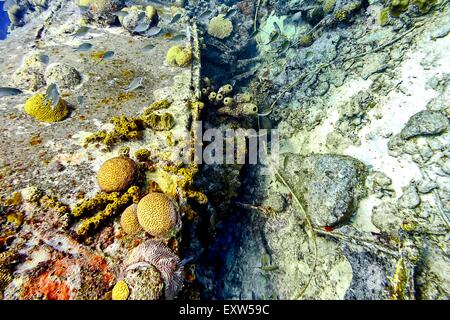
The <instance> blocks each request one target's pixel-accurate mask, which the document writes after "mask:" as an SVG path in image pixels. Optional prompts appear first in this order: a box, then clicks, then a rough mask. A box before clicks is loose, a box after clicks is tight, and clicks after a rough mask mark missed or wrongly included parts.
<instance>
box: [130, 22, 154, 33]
mask: <svg viewBox="0 0 450 320" xmlns="http://www.w3.org/2000/svg"><path fill="white" fill-rule="evenodd" d="M149 27H150V23H148V22H145V21H143V22H141V23H139V24H138V25H137V26H136V28H134V30H133V32H138V33H139V32H144V31H146V30H147V29H148V28H149Z"/></svg>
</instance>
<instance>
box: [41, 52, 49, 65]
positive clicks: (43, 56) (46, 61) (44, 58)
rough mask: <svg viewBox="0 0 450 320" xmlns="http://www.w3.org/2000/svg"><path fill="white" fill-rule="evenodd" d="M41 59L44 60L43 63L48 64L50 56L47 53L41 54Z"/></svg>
mask: <svg viewBox="0 0 450 320" xmlns="http://www.w3.org/2000/svg"><path fill="white" fill-rule="evenodd" d="M39 61H40V62H42V63H43V64H48V63H49V62H50V58H49V57H48V55H46V54H40V55H39Z"/></svg>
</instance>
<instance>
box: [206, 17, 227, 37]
mask: <svg viewBox="0 0 450 320" xmlns="http://www.w3.org/2000/svg"><path fill="white" fill-rule="evenodd" d="M232 32H233V23H232V22H231V21H230V20H228V19H226V18H225V16H224V15H223V14H219V15H218V16H217V17H214V18H212V19H211V20H210V21H209V24H208V34H209V35H211V36H213V37H215V38H219V39H225V38H227V37H229V36H230V35H231V33H232Z"/></svg>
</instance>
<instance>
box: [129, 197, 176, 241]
mask: <svg viewBox="0 0 450 320" xmlns="http://www.w3.org/2000/svg"><path fill="white" fill-rule="evenodd" d="M137 218H138V220H139V224H140V225H141V227H142V228H143V229H144V230H145V231H146V232H148V233H149V234H150V235H152V236H155V237H164V236H165V235H167V234H168V233H169V232H170V231H172V230H173V228H174V227H175V225H176V223H177V221H178V212H177V210H176V208H175V205H174V203H173V201H172V200H171V199H170V198H169V197H167V196H166V195H165V194H163V193H157V192H152V193H149V194H148V195H146V196H145V197H144V198H142V199H141V201H139V203H138V205H137Z"/></svg>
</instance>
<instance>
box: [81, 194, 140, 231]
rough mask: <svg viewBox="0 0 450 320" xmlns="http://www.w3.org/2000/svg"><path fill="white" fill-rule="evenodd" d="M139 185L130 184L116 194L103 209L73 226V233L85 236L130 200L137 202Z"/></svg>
mask: <svg viewBox="0 0 450 320" xmlns="http://www.w3.org/2000/svg"><path fill="white" fill-rule="evenodd" d="M138 201H139V187H137V186H132V187H131V188H129V189H128V190H127V192H125V193H124V194H123V195H122V196H120V197H119V196H117V197H116V198H115V199H114V200H113V201H112V202H111V203H109V204H108V205H106V207H105V209H104V210H103V211H100V212H99V213H97V214H96V215H94V216H93V217H90V218H86V219H84V220H83V221H82V222H81V223H80V224H79V225H77V226H76V228H75V233H76V234H77V235H78V236H80V237H81V238H84V237H86V236H87V235H88V234H89V233H90V232H92V231H94V230H96V229H97V228H98V227H99V226H100V225H101V223H103V222H105V221H106V220H107V219H109V218H111V217H112V216H114V215H115V214H116V213H117V212H119V211H120V210H121V209H123V208H125V207H126V206H128V205H129V204H130V203H131V202H133V203H138Z"/></svg>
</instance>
